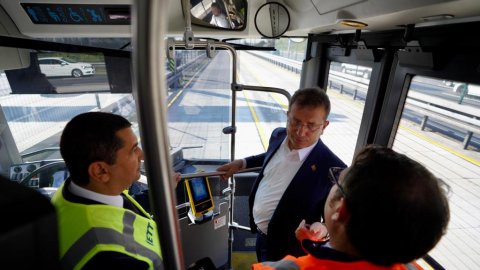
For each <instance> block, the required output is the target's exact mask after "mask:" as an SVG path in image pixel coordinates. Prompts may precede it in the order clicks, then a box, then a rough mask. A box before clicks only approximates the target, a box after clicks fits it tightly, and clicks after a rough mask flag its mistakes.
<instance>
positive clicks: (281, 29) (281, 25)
mask: <svg viewBox="0 0 480 270" xmlns="http://www.w3.org/2000/svg"><path fill="white" fill-rule="evenodd" d="M289 26H290V14H289V13H288V10H287V8H286V7H285V6H284V5H282V4H280V3H276V2H269V3H266V4H263V5H262V6H260V8H259V9H258V10H257V13H256V14H255V28H257V31H258V33H260V35H262V36H263V37H266V38H277V37H280V36H281V35H283V34H284V33H285V32H287V30H288V27H289Z"/></svg>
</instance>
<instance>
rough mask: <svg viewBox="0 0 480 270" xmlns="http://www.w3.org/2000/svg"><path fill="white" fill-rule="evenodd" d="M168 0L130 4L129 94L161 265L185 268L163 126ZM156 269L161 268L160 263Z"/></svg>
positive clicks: (165, 267) (166, 130) (167, 142)
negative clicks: (131, 56) (141, 148)
mask: <svg viewBox="0 0 480 270" xmlns="http://www.w3.org/2000/svg"><path fill="white" fill-rule="evenodd" d="M167 11H168V1H165V0H140V1H136V2H135V3H134V5H133V10H132V14H134V16H132V17H133V18H135V20H133V21H132V29H133V33H134V34H133V44H134V46H133V48H134V51H133V60H134V61H133V74H134V78H133V81H134V84H133V95H134V98H135V99H136V102H137V106H136V107H137V114H138V117H139V121H138V122H139V124H140V132H141V135H142V144H143V145H144V146H148V147H144V148H143V149H144V151H145V167H146V172H147V176H148V185H149V193H150V205H151V207H152V210H153V214H154V219H155V221H156V223H157V225H158V226H157V230H158V234H159V238H160V246H161V251H162V259H163V269H176V270H177V269H178V270H183V269H185V266H184V259H183V253H182V246H181V238H180V229H179V225H178V217H177V210H176V207H175V204H176V198H175V192H174V187H173V181H170V179H172V175H171V174H172V172H171V171H172V170H171V168H172V166H171V161H170V153H169V141H168V129H167V124H166V123H167V117H166V115H167V109H166V108H167V88H166V81H165V65H164V63H165V62H164V52H165V50H164V49H165V41H164V36H165V25H166V23H167V20H166V18H167V17H168V16H167ZM160 269H161V268H160Z"/></svg>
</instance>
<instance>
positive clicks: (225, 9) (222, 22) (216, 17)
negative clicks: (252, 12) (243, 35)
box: [183, 0, 247, 31]
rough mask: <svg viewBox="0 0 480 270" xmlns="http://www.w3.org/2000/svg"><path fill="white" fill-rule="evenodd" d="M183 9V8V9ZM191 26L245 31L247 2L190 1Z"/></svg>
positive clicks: (241, 0)
mask: <svg viewBox="0 0 480 270" xmlns="http://www.w3.org/2000/svg"><path fill="white" fill-rule="evenodd" d="M183 8H185V7H183ZM189 9H190V15H191V18H192V24H195V25H199V26H207V27H212V28H218V29H223V30H232V31H241V30H243V29H245V27H246V24H245V18H247V1H246V0H240V1H225V0H216V1H215V2H212V1H211V0H190V7H189Z"/></svg>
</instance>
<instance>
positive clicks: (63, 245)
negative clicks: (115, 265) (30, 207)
mask: <svg viewBox="0 0 480 270" xmlns="http://www.w3.org/2000/svg"><path fill="white" fill-rule="evenodd" d="M69 182H70V181H66V183H69ZM64 186H65V183H64V185H62V187H60V188H59V189H58V190H57V192H55V195H54V196H53V198H52V202H53V204H54V205H55V207H56V209H57V216H58V225H59V232H60V235H59V238H60V262H61V265H62V269H81V268H82V267H83V266H84V265H85V264H86V263H87V262H88V261H89V260H90V259H92V258H93V257H94V256H95V255H96V254H97V253H99V252H103V251H113V252H119V253H123V254H126V255H128V256H130V257H133V258H135V259H137V260H141V261H144V262H146V263H148V265H149V266H150V267H149V269H163V262H162V258H161V253H160V242H159V238H158V233H157V226H156V224H155V222H154V221H153V220H152V219H151V218H147V217H149V215H148V214H147V213H146V212H145V210H143V208H142V207H141V206H140V205H139V204H138V203H137V202H136V201H135V200H134V199H133V198H132V197H130V196H129V195H128V194H127V192H124V195H125V196H126V198H127V199H128V200H130V201H131V202H132V203H133V204H134V205H135V206H136V207H137V208H138V209H139V210H140V211H142V213H144V214H145V215H146V216H147V217H144V216H140V215H138V214H136V213H134V212H132V211H130V210H127V209H123V208H119V207H115V206H111V205H104V204H91V205H87V204H81V203H74V202H70V201H68V200H66V199H65V198H64V195H63V189H64Z"/></svg>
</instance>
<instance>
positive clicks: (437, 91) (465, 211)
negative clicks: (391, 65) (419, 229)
mask: <svg viewBox="0 0 480 270" xmlns="http://www.w3.org/2000/svg"><path fill="white" fill-rule="evenodd" d="M465 86H466V84H465V83H461V82H450V81H444V80H441V79H436V78H431V77H422V76H415V77H414V78H413V79H412V81H411V84H410V87H409V89H408V95H407V98H406V102H405V105H404V108H403V112H402V116H401V120H400V125H399V128H398V130H397V133H396V136H395V140H394V142H393V149H395V150H396V151H399V152H402V153H404V154H406V155H408V156H409V157H411V158H414V159H416V160H417V161H418V162H420V163H422V164H423V165H425V166H426V167H428V169H429V170H431V171H432V172H433V173H434V174H435V175H436V176H437V177H438V178H440V179H442V180H443V181H445V182H446V183H448V185H450V187H451V195H450V216H451V220H450V225H449V228H448V232H447V234H446V235H445V236H444V237H443V238H442V240H441V241H440V243H439V244H438V245H437V246H436V247H435V249H433V251H432V252H430V255H431V256H432V257H433V258H434V259H435V260H437V261H438V262H439V263H440V264H441V265H442V266H443V267H444V268H445V269H467V268H469V267H470V266H471V265H475V264H476V262H478V258H479V257H478V252H477V243H478V242H479V241H480V232H479V231H478V229H477V228H478V224H479V222H480V219H479V218H478V217H479V216H480V210H479V208H478V205H479V202H480V198H479V196H478V183H477V182H478V180H480V121H479V120H478V116H480V109H479V108H480V99H479V98H478V96H476V95H474V92H471V93H470V94H469V92H466V91H465V90H461V91H455V89H458V88H460V87H465ZM474 87H475V86H473V87H471V88H472V89H474ZM468 90H469V91H470V88H468ZM463 91H465V92H463ZM456 250H461V253H462V254H461V255H459V253H457V252H456Z"/></svg>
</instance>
